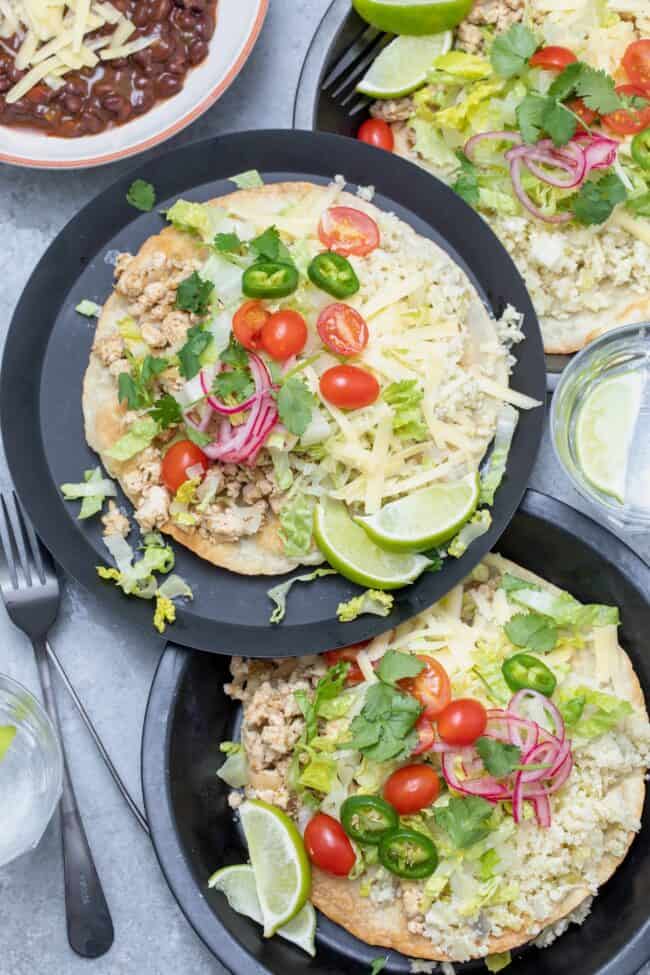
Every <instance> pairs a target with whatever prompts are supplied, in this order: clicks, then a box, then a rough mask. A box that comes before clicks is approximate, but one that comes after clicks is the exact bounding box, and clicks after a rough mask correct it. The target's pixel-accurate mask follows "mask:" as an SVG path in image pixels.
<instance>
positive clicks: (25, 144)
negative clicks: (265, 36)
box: [0, 0, 268, 169]
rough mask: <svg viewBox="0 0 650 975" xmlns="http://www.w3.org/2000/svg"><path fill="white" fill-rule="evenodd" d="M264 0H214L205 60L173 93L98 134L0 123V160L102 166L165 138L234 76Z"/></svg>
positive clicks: (262, 13) (69, 166) (248, 46)
mask: <svg viewBox="0 0 650 975" xmlns="http://www.w3.org/2000/svg"><path fill="white" fill-rule="evenodd" d="M267 7H268V0H218V3H217V27H216V30H215V32H214V36H213V38H212V40H211V41H210V53H209V54H208V56H207V58H206V59H205V61H203V63H202V64H200V65H198V67H196V68H192V70H191V71H190V72H189V73H188V74H187V76H186V78H185V85H184V87H183V89H182V91H180V92H179V93H178V94H177V95H174V96H173V97H172V98H168V99H166V100H165V101H162V102H158V104H157V105H155V106H154V108H152V109H151V111H149V112H147V113H146V114H145V115H142V116H141V117H140V118H135V119H133V120H132V121H130V122H127V123H126V124H125V125H120V126H117V127H116V128H113V129H107V130H106V131H105V132H100V133H99V134H98V135H90V136H82V137H81V138H78V139H57V138H53V137H52V136H47V135H43V134H42V133H40V132H37V131H30V130H29V129H26V128H22V127H18V126H17V127H15V128H14V127H12V126H3V125H0V162H5V163H10V164H11V165H14V166H27V167H30V168H32V169H86V168H88V167H90V166H103V165H104V164H105V163H110V162H116V161H117V160H118V159H125V158H126V157H127V156H134V155H135V154H136V153H138V152H144V150H145V149H151V147H152V146H155V145H158V144H159V143H160V142H164V141H165V139H170V138H171V137H172V136H173V135H176V133H177V132H180V131H181V129H184V128H185V126H186V125H189V124H190V122H193V121H194V120H195V119H197V118H198V117H199V115H202V114H203V112H205V111H206V110H207V109H208V108H209V107H210V106H211V105H212V104H214V102H216V100H217V99H218V98H220V96H221V95H222V94H223V93H224V91H225V90H226V89H227V88H228V87H229V85H230V84H231V83H232V82H233V81H234V79H235V78H236V77H237V75H238V74H239V72H240V71H241V69H242V67H243V66H244V64H245V63H246V60H247V58H248V56H249V54H250V53H251V51H252V49H253V45H254V44H255V41H256V40H257V37H258V35H259V32H260V30H261V29H262V24H263V23H264V18H265V16H266V10H267Z"/></svg>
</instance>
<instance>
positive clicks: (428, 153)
mask: <svg viewBox="0 0 650 975" xmlns="http://www.w3.org/2000/svg"><path fill="white" fill-rule="evenodd" d="M409 124H410V128H411V129H412V130H413V134H414V136H415V146H414V148H415V151H416V152H417V153H418V154H419V155H420V156H422V158H423V159H424V160H425V161H426V162H428V163H431V165H432V166H434V167H435V169H436V170H437V171H439V172H440V173H441V174H443V175H444V176H445V178H446V179H448V180H451V179H452V178H453V177H454V176H455V175H456V173H457V172H458V169H459V163H458V157H457V156H456V153H455V152H454V151H453V149H451V148H450V147H449V146H448V145H447V143H446V142H445V140H444V138H443V136H442V134H441V132H440V130H439V128H438V127H437V126H436V125H434V124H433V123H432V122H431V121H428V120H427V119H423V118H415V119H413V120H412V121H411V122H410V123H409Z"/></svg>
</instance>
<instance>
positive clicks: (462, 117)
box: [433, 81, 504, 132]
mask: <svg viewBox="0 0 650 975" xmlns="http://www.w3.org/2000/svg"><path fill="white" fill-rule="evenodd" d="M503 87H504V85H503V82H502V81H479V82H477V83H476V84H475V85H473V86H472V87H471V88H469V89H468V90H467V93H466V94H465V97H464V98H463V99H462V100H461V101H460V102H458V103H456V104H455V105H451V106H450V107H449V108H443V109H440V111H438V112H434V114H433V121H434V122H435V124H436V125H437V126H438V127H444V128H447V129H455V130H458V131H461V132H462V131H464V130H465V129H466V128H467V126H468V125H469V124H470V122H471V120H472V116H473V115H474V113H475V112H476V110H477V108H478V107H479V106H480V105H481V104H482V103H483V102H485V101H487V100H488V99H491V98H492V96H493V95H497V94H499V92H501V91H503Z"/></svg>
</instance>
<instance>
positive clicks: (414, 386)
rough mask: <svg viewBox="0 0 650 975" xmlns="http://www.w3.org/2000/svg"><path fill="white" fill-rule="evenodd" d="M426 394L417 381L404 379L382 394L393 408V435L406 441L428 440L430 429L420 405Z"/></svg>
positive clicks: (392, 384)
mask: <svg viewBox="0 0 650 975" xmlns="http://www.w3.org/2000/svg"><path fill="white" fill-rule="evenodd" d="M423 397H424V392H423V391H422V389H420V386H419V384H418V382H417V380H415V379H402V380H400V381H399V382H394V383H391V384H390V385H389V386H387V387H386V389H385V390H384V391H383V393H382V399H383V400H384V402H386V403H388V405H389V406H392V408H393V433H396V434H397V436H398V437H401V438H403V439H404V440H407V439H413V440H426V438H427V437H428V435H429V434H428V429H427V426H426V424H425V422H424V417H423V415H422V409H421V407H420V403H421V402H422V399H423Z"/></svg>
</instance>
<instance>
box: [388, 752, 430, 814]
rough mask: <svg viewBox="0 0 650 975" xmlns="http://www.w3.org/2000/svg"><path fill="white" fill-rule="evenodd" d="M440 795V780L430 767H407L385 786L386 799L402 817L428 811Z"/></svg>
mask: <svg viewBox="0 0 650 975" xmlns="http://www.w3.org/2000/svg"><path fill="white" fill-rule="evenodd" d="M439 794H440V779H439V778H438V776H437V774H436V773H435V772H434V770H433V769H432V768H431V767H430V766H429V765H405V766H404V768H399V769H398V770H397V771H396V772H393V774H392V775H391V776H390V778H389V779H387V780H386V783H385V784H384V799H385V800H386V802H390V804H391V806H394V808H395V809H397V811H398V813H399V814H400V816H408V815H409V814H410V813H416V812H419V811H420V809H426V807H427V806H430V805H431V803H432V802H435V801H436V799H437V798H438V796H439Z"/></svg>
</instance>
